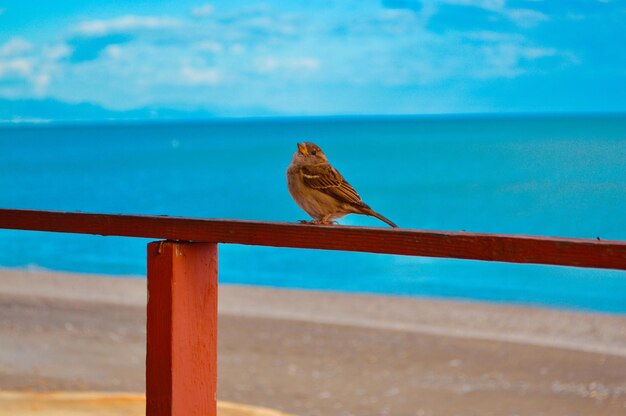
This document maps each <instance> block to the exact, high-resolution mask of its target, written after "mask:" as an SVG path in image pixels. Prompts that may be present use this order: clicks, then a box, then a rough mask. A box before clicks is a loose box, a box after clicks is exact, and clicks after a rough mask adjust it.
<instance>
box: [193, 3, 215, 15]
mask: <svg viewBox="0 0 626 416" xmlns="http://www.w3.org/2000/svg"><path fill="white" fill-rule="evenodd" d="M214 11H215V7H213V5H211V4H205V5H202V6H198V7H194V8H193V9H191V14H193V15H194V16H198V17H201V16H208V15H210V14H213V12H214Z"/></svg>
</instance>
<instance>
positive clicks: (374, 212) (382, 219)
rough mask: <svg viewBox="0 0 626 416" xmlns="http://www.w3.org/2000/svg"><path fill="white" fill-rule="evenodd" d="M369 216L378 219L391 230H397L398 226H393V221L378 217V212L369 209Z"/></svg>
mask: <svg viewBox="0 0 626 416" xmlns="http://www.w3.org/2000/svg"><path fill="white" fill-rule="evenodd" d="M369 215H371V216H372V217H376V218H378V219H379V220H381V221H382V222H384V223H387V224H388V225H390V226H391V227H393V228H398V226H397V225H396V224H394V223H393V221H391V220H389V219H388V218H385V217H383V216H382V215H380V214H379V213H378V212H376V211H374V210H373V209H370V213H369Z"/></svg>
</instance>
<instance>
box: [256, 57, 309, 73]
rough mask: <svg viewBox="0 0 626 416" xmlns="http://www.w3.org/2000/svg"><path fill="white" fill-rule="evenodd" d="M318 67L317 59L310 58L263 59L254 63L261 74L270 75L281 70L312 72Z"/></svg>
mask: <svg viewBox="0 0 626 416" xmlns="http://www.w3.org/2000/svg"><path fill="white" fill-rule="evenodd" d="M320 66H321V65H320V62H319V61H318V60H317V59H315V58H310V57H301V58H276V57H263V58H260V59H258V60H257V62H256V69H257V71H259V72H261V73H271V72H275V71H281V70H289V71H304V72H313V71H316V70H318V69H319V68H320Z"/></svg>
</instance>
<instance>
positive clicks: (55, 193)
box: [0, 114, 626, 313]
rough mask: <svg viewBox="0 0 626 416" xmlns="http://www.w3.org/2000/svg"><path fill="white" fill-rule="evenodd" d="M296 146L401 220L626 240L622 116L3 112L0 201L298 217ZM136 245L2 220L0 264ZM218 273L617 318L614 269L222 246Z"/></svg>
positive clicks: (137, 267)
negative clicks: (86, 116)
mask: <svg viewBox="0 0 626 416" xmlns="http://www.w3.org/2000/svg"><path fill="white" fill-rule="evenodd" d="M300 141H313V142H315V143H317V144H318V145H320V146H321V147H322V149H324V151H325V153H326V154H327V156H328V157H329V159H330V161H331V163H332V164H333V165H334V166H335V167H336V168H338V169H339V171H340V172H342V174H343V175H344V176H345V177H346V179H347V180H348V181H349V182H350V183H351V184H352V185H353V186H354V187H355V189H356V190H357V191H358V192H359V194H360V195H361V197H362V198H363V200H364V201H365V202H366V203H368V204H369V205H371V206H372V208H374V209H375V210H377V211H379V212H381V213H382V214H383V215H385V216H386V217H388V218H390V219H391V220H392V221H394V222H396V223H397V224H398V225H399V226H400V227H405V228H414V229H429V230H441V231H461V230H463V231H469V232H485V233H500V234H524V235H540V236H556V237H581V238H601V239H606V240H626V216H625V215H624V212H626V163H625V161H626V115H623V114H608V115H602V114H592V115H589V114H588V115H522V114H520V115H508V114H503V115H497V116H489V115H455V116H419V117H411V116H380V117H350V116H344V117H297V118H250V119H218V120H208V121H169V122H163V121H160V122H139V121H124V122H114V121H110V122H106V123H97V124H94V123H88V122H81V123H36V124H29V123H17V124H14V123H11V124H0V186H1V189H3V190H4V191H3V192H2V193H0V207H2V208H20V209H42V210H59V211H82V212H96V213H112V214H117V213H120V214H121V213H123V214H145V215H170V216H185V217H198V218H233V219H249V220H265V221H285V222H295V221H298V220H301V219H307V215H306V214H305V213H304V212H302V211H301V210H300V209H299V208H298V207H297V205H296V204H295V203H294V202H293V201H292V200H291V198H290V196H289V194H288V191H287V187H286V183H285V169H286V167H287V165H288V164H289V161H290V159H291V156H292V154H293V152H294V151H295V150H296V143H297V142H300ZM339 223H340V224H347V225H367V226H383V227H384V226H385V224H383V223H381V222H379V221H378V220H376V219H374V218H369V217H363V216H355V215H351V216H348V217H345V218H344V219H341V220H339ZM147 242H148V240H146V239H129V238H120V237H101V236H84V235H71V234H57V233H41V232H24V231H13V230H0V267H8V268H16V267H17V268H35V269H37V268H42V269H50V270H59V271H70V272H82V273H96V274H108V275H144V274H145V245H146V243H147ZM219 278H220V282H223V283H235V284H250V285H261V286H271V287H286V288H299V289H315V290H329V291H340V292H350V293H373V294H389V295H400V296H416V297H437V298H454V299H463V300H479V301H490V302H507V303H516V304H531V305H540V306H547V307H553V308H566V309H578V310H592V311H601V312H610V313H626V272H623V271H610V270H596V269H580V268H571V267H558V266H541V265H516V264H504V263H491V262H478V261H467V260H449V259H432V258H418V257H403V256H389V255H376V254H368V253H344V252H330V251H316V250H300V249H297V250H296V249H279V248H267V247H250V246H238V245H221V246H220V276H219Z"/></svg>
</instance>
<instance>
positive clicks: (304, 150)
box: [298, 143, 309, 156]
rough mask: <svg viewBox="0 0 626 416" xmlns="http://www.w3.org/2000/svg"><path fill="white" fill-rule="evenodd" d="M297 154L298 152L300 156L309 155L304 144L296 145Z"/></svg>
mask: <svg viewBox="0 0 626 416" xmlns="http://www.w3.org/2000/svg"><path fill="white" fill-rule="evenodd" d="M298 152H300V154H303V155H305V156H306V155H308V154H309V151H308V150H307V148H306V146H305V145H304V143H298Z"/></svg>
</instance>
